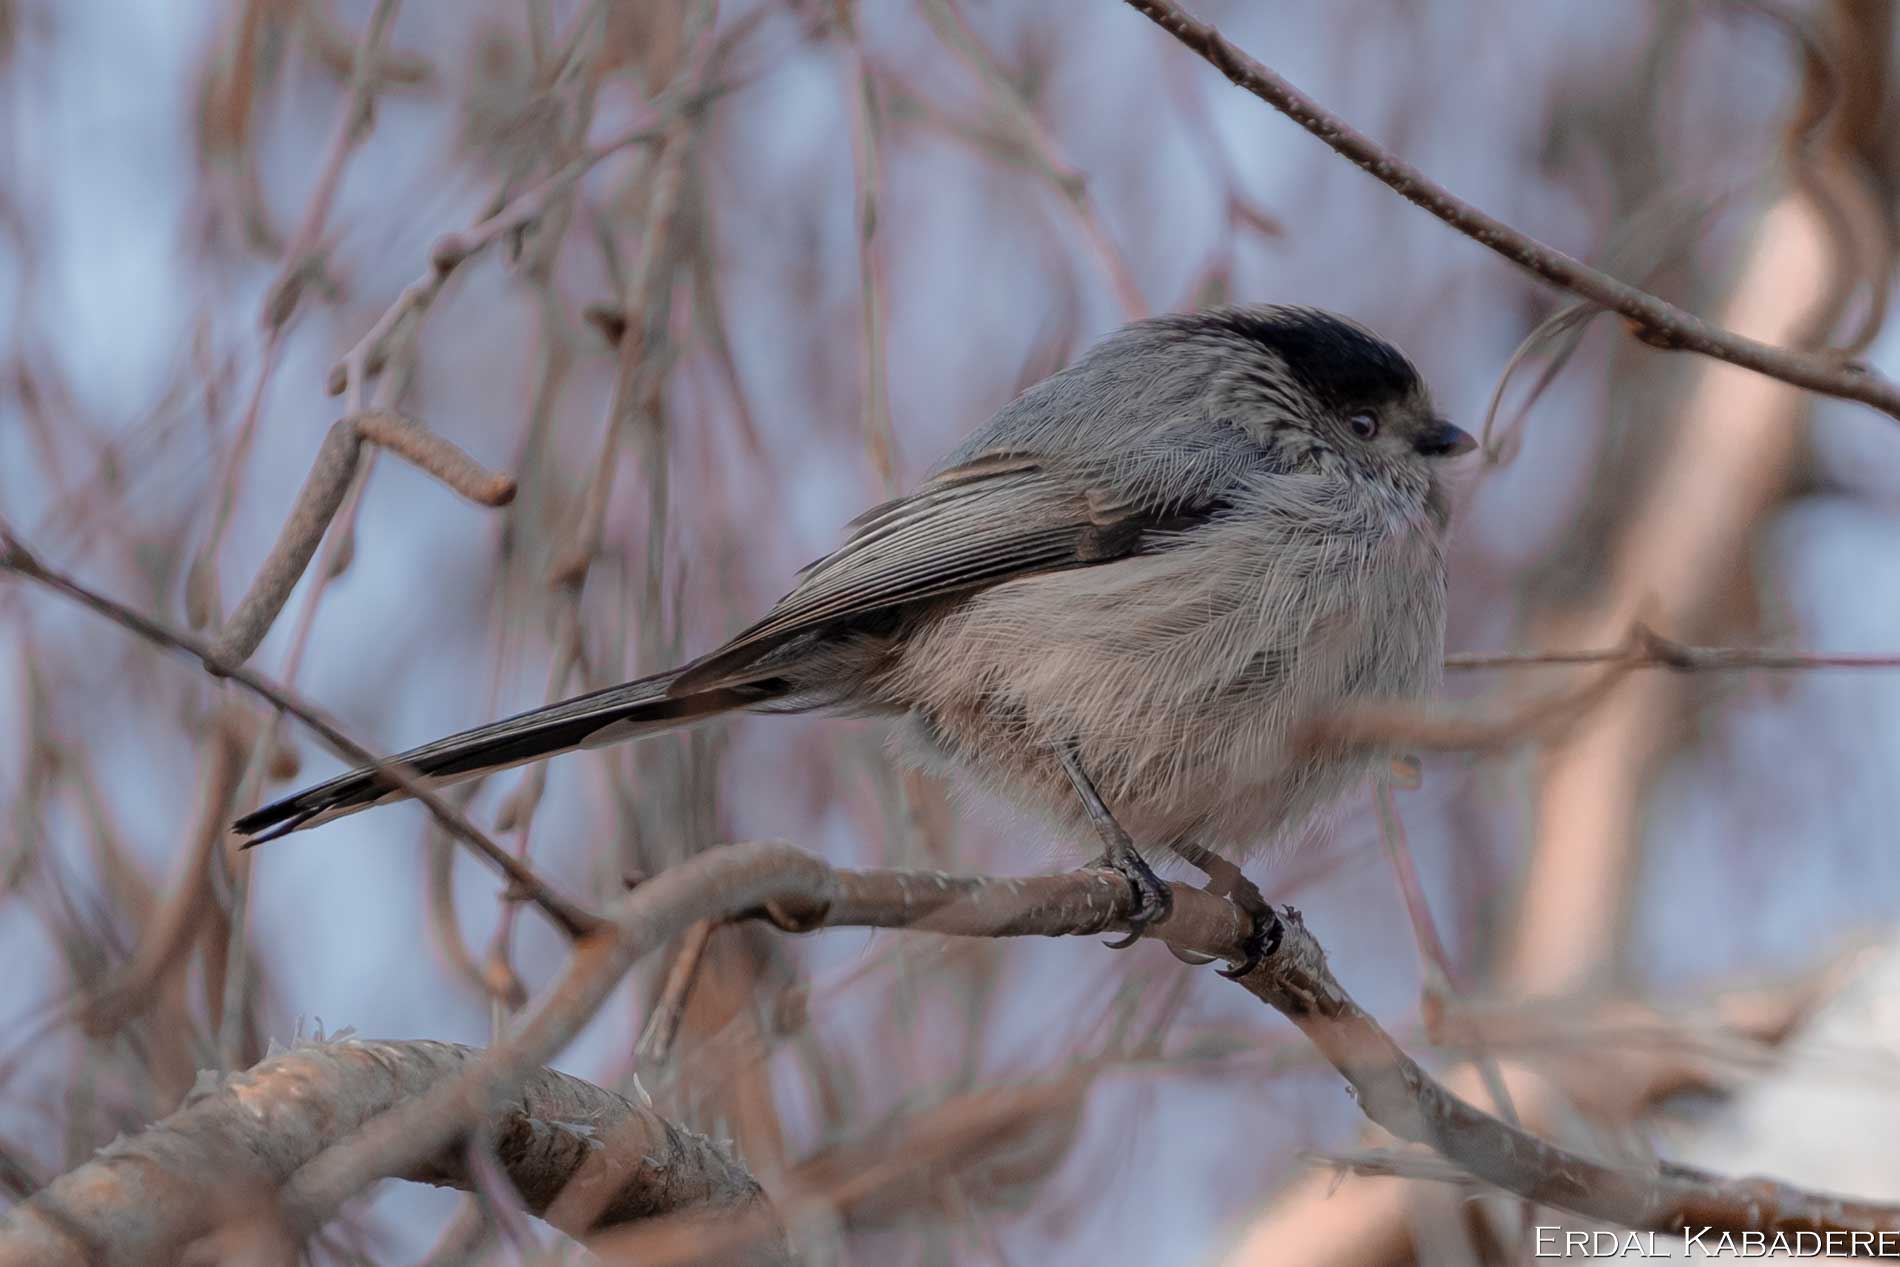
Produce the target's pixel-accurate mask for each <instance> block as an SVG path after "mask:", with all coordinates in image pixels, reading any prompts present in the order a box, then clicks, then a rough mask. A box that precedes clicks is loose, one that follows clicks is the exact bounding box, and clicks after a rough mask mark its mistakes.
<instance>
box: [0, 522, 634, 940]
mask: <svg viewBox="0 0 1900 1267" xmlns="http://www.w3.org/2000/svg"><path fill="white" fill-rule="evenodd" d="M0 571H7V572H12V573H14V574H15V575H18V576H23V577H25V578H27V579H28V580H30V581H34V582H37V583H38V584H41V585H44V586H46V587H47V588H49V589H52V590H56V591H58V592H59V593H61V594H64V595H66V596H67V597H68V598H70V599H73V600H74V601H75V602H78V603H81V604H83V605H84V606H86V607H90V608H91V609H92V610H93V611H96V612H98V613H99V614H100V615H102V616H104V617H105V618H106V619H108V620H110V621H113V622H114V623H115V624H118V625H121V626H123V627H124V628H126V629H128V630H130V631H131V632H133V633H135V634H137V635H138V636H139V637H141V638H143V639H145V640H146V641H147V642H150V643H153V644H154V645H156V646H160V647H163V648H165V649H167V650H170V651H180V652H183V653H184V654H186V655H188V656H191V657H192V658H194V659H196V660H197V661H198V662H199V663H200V664H202V665H203V666H204V667H205V670H206V671H207V672H209V673H212V674H214V675H216V676H218V677H223V678H229V679H230V680H231V681H233V682H236V683H237V684H238V685H239V686H242V687H244V688H245V689H246V690H248V691H250V692H251V693H252V694H254V695H257V696H258V697H260V698H262V699H264V700H266V701H268V702H269V703H270V704H272V705H273V706H275V707H277V708H280V709H282V710H283V711H284V712H286V713H288V714H289V715H290V716H292V717H295V718H296V719H297V720H298V721H300V722H302V723H303V724H304V725H305V726H307V727H309V728H310V730H311V731H312V732H313V733H314V734H316V735H317V736H318V737H319V738H320V739H322V740H323V741H324V742H325V743H327V744H328V745H329V746H330V747H331V749H332V750H334V751H335V752H336V753H337V755H338V756H340V757H342V758H343V759H344V760H345V761H354V762H358V763H361V764H366V765H376V766H377V767H378V770H377V773H378V774H379V775H380V777H382V778H385V779H388V780H389V782H390V784H391V785H392V786H394V787H398V788H401V789H402V790H403V791H404V792H406V793H408V794H409V795H410V796H413V797H415V798H416V799H417V800H418V801H421V802H422V804H423V805H424V806H426V807H427V808H428V810H429V812H430V813H431V814H433V815H435V818H436V821H438V822H440V823H441V824H442V826H443V827H444V828H445V829H446V830H447V831H448V832H449V833H450V834H451V835H453V836H454V837H455V838H456V839H458V840H460V841H462V842H463V843H465V844H467V845H468V846H469V847H470V848H472V849H474V850H475V852H476V853H479V854H480V855H481V856H482V857H484V858H486V859H488V860H489V862H491V863H493V864H494V865H495V867H496V868H497V869H498V870H500V871H501V872H502V874H503V875H505V876H507V877H508V880H509V882H510V883H511V884H512V885H513V886H514V887H515V889H516V890H517V891H518V892H519V893H520V895H521V896H522V897H523V898H525V899H526V900H528V901H530V902H533V903H534V904H535V905H536V906H538V907H540V908H541V909H542V911H544V912H546V914H547V916H548V918H550V919H552V920H553V921H554V922H555V924H556V925H557V926H558V927H560V928H561V929H562V931H564V932H566V933H567V934H568V935H569V936H571V937H578V936H580V935H582V934H583V933H585V932H587V931H588V930H589V929H591V928H593V927H595V926H596V924H598V922H599V920H598V917H597V916H594V915H591V914H589V913H588V912H587V911H586V910H584V909H583V908H582V907H580V906H578V905H576V904H575V903H574V902H573V901H571V900H570V899H568V898H565V897H563V896H561V895H560V894H559V893H557V892H555V890H554V889H553V888H551V887H550V886H549V885H548V884H547V882H546V881H544V880H542V879H541V877H540V876H538V875H536V874H535V873H534V871H533V870H532V869H530V868H529V867H527V866H526V865H524V864H523V863H521V862H520V861H518V860H517V859H516V858H515V857H514V856H513V855H511V854H510V853H509V852H508V851H507V850H505V849H503V848H502V847H501V846H500V845H497V844H496V843H495V842H494V841H492V840H490V839H489V838H488V836H487V835H486V834H485V833H483V832H482V830H481V829H480V828H478V827H476V826H475V824H474V823H472V822H470V821H469V820H468V817H467V816H466V815H464V814H463V813H462V812H461V811H460V810H458V809H456V808H455V807H454V806H453V805H450V804H449V803H448V802H447V801H446V800H444V799H443V798H442V796H441V794H440V793H438V792H436V791H434V790H433V789H431V788H430V787H429V786H428V785H427V783H426V781H425V780H423V779H420V778H418V777H417V776H416V775H415V774H414V772H412V771H410V770H407V769H405V768H404V767H402V766H398V765H390V764H380V763H381V761H382V759H381V758H380V757H378V756H377V755H376V754H375V753H373V752H371V751H370V750H369V749H368V748H365V747H364V746H363V745H362V744H360V743H358V742H356V740H354V739H352V738H350V737H349V736H348V735H347V734H345V733H344V731H343V729H342V727H341V726H340V725H339V724H338V723H337V722H336V720H335V719H334V718H332V717H330V716H329V714H327V713H325V712H324V711H323V710H322V709H320V708H318V707H317V706H316V705H315V704H312V703H310V702H309V701H308V700H306V699H304V698H303V697H302V696H301V695H299V694H297V693H296V692H294V691H292V690H291V689H289V688H288V687H286V686H284V685H283V684H281V683H279V682H276V681H274V680H272V679H271V678H268V677H265V676H264V675H263V674H261V673H258V672H257V671H255V670H253V669H249V668H246V667H245V666H243V665H241V664H233V663H231V662H230V661H228V660H223V659H220V658H219V657H218V655H217V652H216V651H215V650H214V649H213V648H212V646H211V645H210V644H209V643H207V642H206V641H204V640H203V639H201V638H197V637H194V636H193V635H191V634H189V633H186V632H185V631H183V630H181V629H173V628H171V627H170V626H168V625H166V624H164V623H163V622H162V621H158V620H154V619H153V618H152V617H150V616H144V615H141V614H140V613H138V612H136V611H133V610H132V609H131V608H129V607H127V606H125V605H124V604H123V603H119V602H115V601H114V600H112V599H110V598H107V597H106V596H105V595H103V594H101V593H99V592H98V591H96V590H93V589H90V588H88V587H87V586H85V585H83V584H81V583H80V582H79V581H76V580H74V579H73V578H72V577H70V576H67V575H65V574H64V573H60V572H55V571H53V570H52V569H51V568H48V567H46V566H45V565H44V564H42V563H41V562H40V561H39V560H38V559H36V558H34V557H33V555H32V554H31V553H30V552H29V551H28V550H27V549H26V547H25V546H24V545H22V544H21V543H20V541H19V540H18V539H17V538H15V537H14V536H13V535H12V534H11V533H10V532H8V531H7V530H6V529H5V527H4V526H0Z"/></svg>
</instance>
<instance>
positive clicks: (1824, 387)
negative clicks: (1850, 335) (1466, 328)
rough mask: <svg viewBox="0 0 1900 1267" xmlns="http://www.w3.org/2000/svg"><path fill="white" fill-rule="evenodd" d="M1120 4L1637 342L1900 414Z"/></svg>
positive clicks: (1188, 18)
mask: <svg viewBox="0 0 1900 1267" xmlns="http://www.w3.org/2000/svg"><path fill="white" fill-rule="evenodd" d="M1127 2H1128V4H1129V5H1130V6H1131V7H1132V8H1134V9H1136V10H1138V11H1139V12H1140V13H1142V14H1143V15H1144V16H1146V17H1148V18H1150V19H1151V20H1153V21H1154V23H1155V24H1156V25H1157V26H1159V27H1161V28H1162V29H1163V30H1165V31H1167V32H1168V33H1169V34H1170V35H1172V36H1174V38H1175V39H1177V40H1179V41H1180V42H1181V43H1182V44H1183V45H1185V46H1186V47H1187V48H1188V49H1189V50H1190V51H1192V52H1193V53H1195V54H1197V55H1198V56H1200V57H1201V58H1203V59H1204V60H1206V61H1207V63H1208V64H1209V65H1211V66H1213V67H1214V69H1216V70H1218V71H1220V72H1221V73H1222V74H1223V75H1225V76H1227V78H1228V79H1230V80H1232V81H1233V82H1234V83H1235V84H1237V85H1238V86H1240V87H1242V88H1244V89H1246V90H1247V91H1248V92H1250V93H1252V94H1253V95H1254V96H1256V97H1258V98H1260V99H1261V100H1262V101H1264V102H1266V103H1267V104H1268V105H1270V106H1272V107H1273V108H1274V109H1275V110H1278V111H1279V112H1280V113H1281V114H1284V115H1285V116H1286V117H1287V118H1289V119H1291V120H1293V122H1295V123H1297V124H1299V125H1300V126H1301V127H1303V128H1305V129H1306V130H1307V131H1308V132H1311V133H1312V134H1313V135H1314V136H1316V137H1318V138H1319V139H1320V140H1321V141H1324V142H1325V143H1326V144H1327V145H1328V146H1329V147H1330V148H1331V149H1332V150H1333V151H1334V152H1335V153H1337V154H1339V155H1340V156H1341V157H1343V158H1346V159H1348V160H1350V161H1351V162H1352V163H1353V164H1354V165H1356V166H1358V167H1360V168H1362V169H1363V170H1364V171H1366V172H1368V173H1369V174H1371V175H1372V176H1373V177H1374V178H1376V179H1378V180H1379V181H1381V182H1383V183H1384V184H1385V185H1386V186H1387V187H1388V188H1390V189H1391V190H1392V191H1393V192H1394V193H1396V194H1398V195H1399V196H1400V197H1402V198H1404V199H1405V200H1406V201H1408V202H1411V203H1415V204H1416V205H1418V206H1420V207H1423V208H1424V209H1425V210H1427V211H1429V212H1431V213H1432V214H1433V215H1435V216H1437V217H1438V218H1439V219H1440V220H1443V221H1444V222H1445V223H1446V224H1448V225H1450V226H1451V227H1452V228H1454V229H1456V230H1458V232H1460V233H1462V234H1464V235H1465V236H1466V237H1468V238H1470V239H1471V240H1472V241H1474V242H1477V243H1478V244H1479V245H1480V246H1486V247H1489V248H1490V249H1491V250H1493V251H1496V252H1497V253H1498V254H1499V255H1502V256H1503V257H1504V258H1505V259H1507V260H1509V261H1511V262H1512V263H1513V264H1516V265H1517V266H1518V267H1519V268H1522V269H1524V270H1525V271H1526V272H1528V273H1531V274H1533V275H1534V276H1536V277H1539V278H1542V279H1543V280H1544V281H1547V282H1549V283H1551V284H1552V285H1554V286H1559V287H1561V288H1562V289H1564V290H1567V291H1569V292H1570V293H1571V294H1573V295H1580V296H1582V297H1583V298H1585V299H1588V300H1590V301H1591V302H1593V303H1596V304H1599V305H1601V306H1602V307H1603V308H1606V309H1608V310H1609V311H1611V312H1614V313H1616V314H1618V315H1619V316H1621V317H1623V319H1624V320H1626V321H1627V322H1629V324H1630V326H1631V329H1632V330H1633V331H1634V332H1635V334H1636V336H1637V337H1638V338H1639V339H1641V340H1642V341H1643V342H1645V343H1648V344H1650V345H1651V346H1653V347H1659V348H1665V349H1669V350H1679V351H1686V352H1700V353H1701V354H1702V355H1704V356H1712V357H1714V358H1715V359H1717V360H1719V361H1727V362H1728V363H1729V364H1731V365H1737V366H1740V367H1741V368H1743V369H1748V370H1753V371H1755V372H1756V373H1758V374H1765V375H1767V376H1768V377H1769V378H1774V379H1779V380H1781V381H1782V382H1784V383H1791V384H1793V385H1794V386H1796V387H1805V388H1807V389H1808V390H1810V391H1816V392H1820V393H1821V394H1822V395H1824V396H1836V397H1839V398H1840V399H1842V400H1854V401H1859V402H1860V403H1862V404H1865V405H1872V406H1873V407H1874V408H1875V409H1878V410H1880V411H1881V412H1882V413H1885V414H1889V415H1891V416H1893V417H1895V418H1900V384H1895V383H1894V382H1892V381H1891V380H1889V379H1887V378H1885V377H1883V376H1882V375H1880V374H1877V373H1875V372H1874V371H1873V370H1872V369H1870V368H1868V367H1867V366H1865V365H1863V364H1860V363H1859V362H1855V361H1850V360H1848V359H1846V358H1844V357H1841V356H1839V355H1831V354H1829V353H1825V352H1796V351H1791V350H1789V349H1787V348H1780V347H1775V346H1773V345H1771V344H1767V343H1762V342H1759V341H1758V340H1755V339H1750V338H1747V337H1745V336H1743V335H1740V334H1737V333H1735V332H1734V331H1733V330H1727V329H1724V328H1722V327H1721V326H1718V325H1715V324H1713V323H1712V322H1709V321H1705V320H1703V319H1702V318H1701V317H1698V316H1696V315H1695V314H1694V313H1691V312H1685V311H1684V310H1683V309H1681V308H1678V307H1676V306H1675V305H1674V304H1672V303H1669V302H1667V301H1666V300H1662V299H1658V298H1657V297H1656V296H1654V295H1652V294H1650V293H1649V292H1648V291H1645V290H1643V289H1641V288H1639V287H1636V286H1632V285H1630V284H1629V283H1628V282H1624V281H1619V280H1618V279H1616V278H1614V277H1612V276H1610V275H1609V274H1608V273H1605V272H1603V271H1601V270H1599V269H1595V268H1592V267H1590V266H1589V265H1588V264H1585V263H1584V262H1583V261H1582V260H1579V259H1577V258H1575V257H1574V256H1571V255H1568V254H1566V253H1565V252H1563V251H1560V250H1558V249H1557V248H1556V247H1554V246H1549V245H1547V244H1545V243H1543V242H1540V241H1538V240H1537V239H1536V238H1533V237H1531V236H1530V235H1529V234H1527V233H1524V232H1522V231H1520V230H1518V229H1514V228H1512V227H1511V226H1510V225H1508V224H1506V223H1504V222H1503V221H1502V220H1499V219H1497V218H1496V217H1494V216H1491V215H1488V214H1487V213H1485V212H1483V211H1481V210H1479V209H1478V208H1477V207H1475V206H1473V205H1472V204H1470V203H1468V202H1466V201H1465V200H1464V199H1462V198H1460V197H1458V195H1456V194H1454V193H1452V192H1451V191H1450V190H1449V189H1446V188H1445V187H1444V186H1442V185H1440V184H1438V183H1437V182H1435V181H1433V180H1432V179H1431V178H1430V177H1428V176H1426V175H1425V174H1424V173H1423V172H1421V171H1419V170H1418V169H1417V168H1416V167H1413V166H1412V165H1411V164H1410V163H1407V162H1406V161H1405V160H1403V159H1401V158H1398V157H1396V156H1395V155H1393V154H1392V153H1391V152H1389V151H1387V150H1385V149H1384V148H1382V147H1381V146H1380V145H1379V144H1378V143H1377V142H1376V141H1374V140H1372V138H1370V137H1368V136H1367V135H1365V133H1363V132H1360V131H1358V130H1357V129H1356V128H1354V127H1353V126H1352V125H1351V124H1349V123H1347V122H1346V121H1345V120H1343V119H1341V118H1339V117H1338V116H1337V115H1334V114H1332V113H1331V112H1330V111H1328V110H1327V109H1326V108H1325V107H1323V106H1321V105H1320V104H1319V103H1318V102H1317V101H1314V100H1313V99H1312V98H1311V97H1308V96H1307V95H1306V94H1305V93H1303V92H1301V91H1300V90H1299V89H1298V88H1295V87H1294V86H1293V85H1292V84H1290V83H1288V82H1287V81H1286V80H1284V79H1282V78H1281V77H1280V76H1278V75H1276V74H1274V73H1273V71H1271V70H1269V69H1268V68H1267V67H1266V66H1264V65H1262V64H1261V63H1260V62H1258V61H1255V60H1254V59H1253V58H1252V57H1249V56H1248V55H1247V54H1246V53H1245V52H1242V51H1241V50H1240V49H1238V48H1236V47H1235V46H1234V45H1233V44H1230V43H1229V42H1228V41H1227V40H1226V39H1225V38H1224V37H1222V35H1221V33H1220V32H1219V31H1217V30H1215V29H1214V27H1213V26H1211V25H1210V24H1208V23H1206V22H1202V21H1200V20H1199V19H1197V18H1195V17H1193V16H1192V15H1191V14H1189V13H1187V12H1186V11H1185V10H1183V9H1182V8H1181V6H1179V5H1178V4H1175V3H1174V0H1127Z"/></svg>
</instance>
